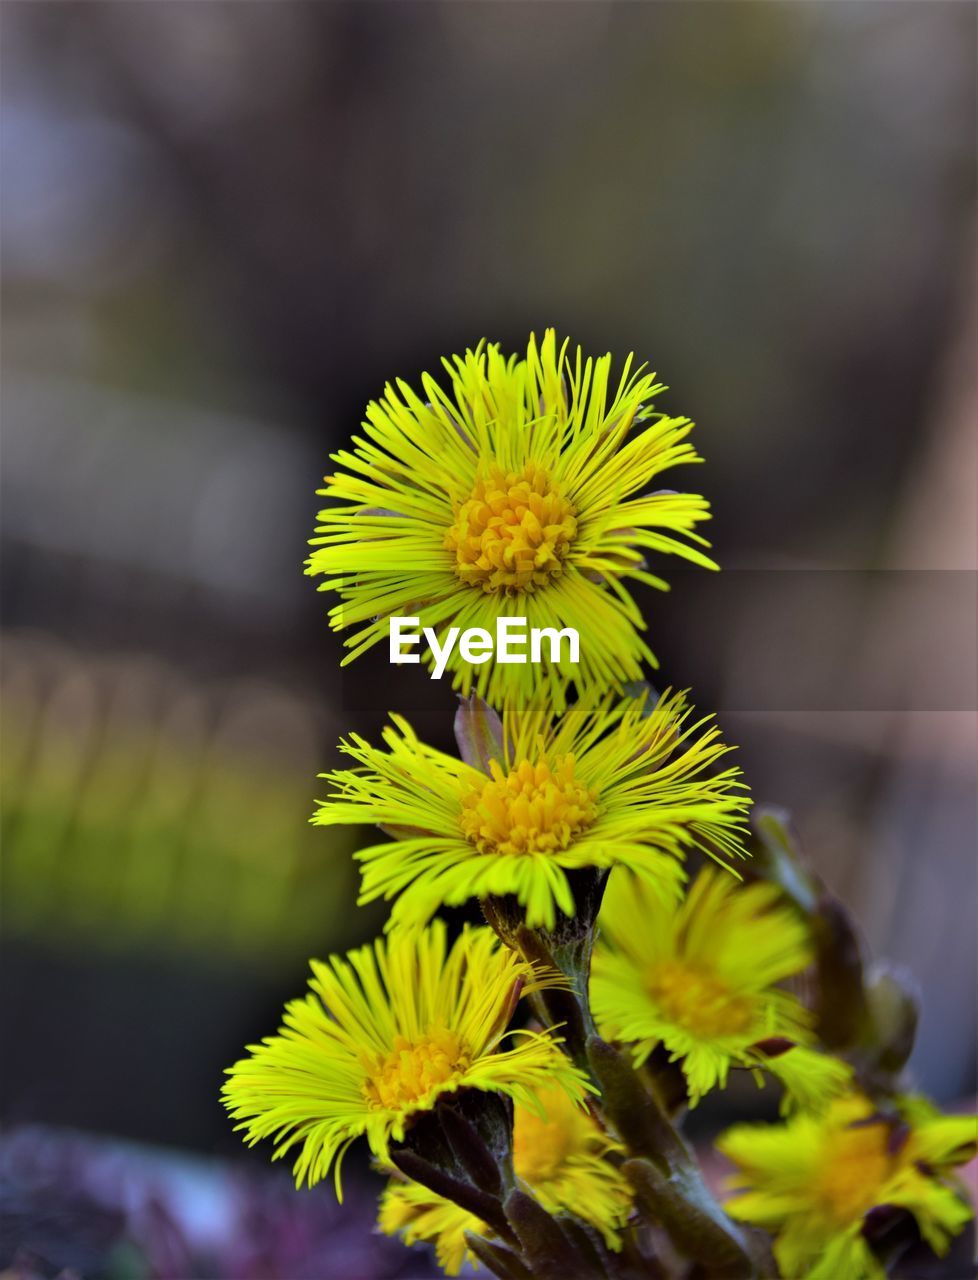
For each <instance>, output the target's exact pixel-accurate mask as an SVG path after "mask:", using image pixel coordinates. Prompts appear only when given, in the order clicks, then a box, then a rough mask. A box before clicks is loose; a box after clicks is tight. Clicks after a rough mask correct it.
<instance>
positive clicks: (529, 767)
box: [313, 694, 748, 928]
mask: <svg viewBox="0 0 978 1280" xmlns="http://www.w3.org/2000/svg"><path fill="white" fill-rule="evenodd" d="M691 715H692V713H691V711H690V709H689V708H688V707H687V706H686V704H685V701H684V699H683V696H682V695H681V694H670V695H664V696H663V697H662V698H660V699H659V701H658V702H657V703H656V705H655V706H653V707H651V708H650V707H649V705H648V701H647V700H646V699H645V698H626V699H621V700H615V699H613V698H604V699H602V700H595V699H590V700H585V701H582V702H579V703H576V704H575V705H574V706H573V707H571V708H570V709H569V710H568V711H566V712H565V713H564V715H563V716H561V717H559V718H558V719H557V721H556V722H551V717H550V713H549V711H548V710H547V708H546V706H545V705H544V703H543V702H542V700H537V701H535V702H534V703H533V705H532V706H529V707H526V708H524V709H522V710H516V709H515V708H510V709H509V710H508V711H507V712H506V715H505V717H504V720H503V735H502V736H503V741H502V744H501V745H500V747H499V748H498V751H497V758H494V759H491V760H490V762H489V771H488V772H487V773H484V772H482V771H481V770H479V769H477V768H475V767H474V766H473V765H470V764H466V763H465V762H463V761H461V760H458V759H456V758H454V757H452V756H448V755H445V754H444V753H442V752H440V751H436V750H434V749H433V748H431V747H428V746H426V745H425V744H424V743H422V742H420V741H419V740H418V738H417V737H416V736H415V734H414V732H413V731H412V730H411V728H410V726H409V725H407V724H406V723H405V722H404V721H403V720H402V719H400V718H399V717H396V716H395V717H393V726H392V727H390V728H388V729H387V730H386V731H385V733H384V741H385V743H386V746H387V750H386V751H384V750H381V749H378V748H376V747H372V746H371V745H370V744H369V743H367V742H365V741H364V740H363V739H362V738H359V737H356V736H351V737H350V739H349V740H348V741H346V742H344V743H343V744H342V749H343V750H344V751H345V752H346V754H347V755H349V756H351V757H352V758H353V759H354V760H355V761H356V763H357V768H355V769H341V770H337V771H336V772H334V773H330V774H326V775H325V777H326V779H327V781H328V782H329V783H330V784H331V788H332V790H331V793H330V795H329V797H328V799H326V800H325V801H323V802H322V803H321V804H320V806H319V808H318V810H317V812H316V814H315V815H314V817H313V822H316V823H322V824H334V823H361V822H374V823H376V824H377V825H379V826H383V827H384V828H385V829H387V830H389V831H391V832H392V833H394V836H395V838H394V839H393V840H392V841H390V842H388V843H385V844H380V845H374V846H372V847H370V848H367V849H362V850H361V851H360V852H359V853H358V854H357V857H358V858H359V859H360V861H361V862H362V864H363V866H362V872H363V884H362V891H361V895H360V901H361V902H371V901H373V900H374V899H375V898H379V897H384V898H391V897H393V896H395V895H400V896H399V897H398V898H397V902H396V903H395V906H394V909H393V912H392V915H391V920H392V921H395V922H396V921H399V920H403V921H423V920H426V919H428V918H429V917H430V916H431V915H432V913H433V912H434V911H436V910H437V908H438V907H439V906H440V905H442V904H445V905H448V906H454V905H457V904H459V903H461V902H464V901H466V900H467V899H469V898H474V897H475V898H484V897H488V896H491V895H504V894H512V895H514V896H515V897H516V898H517V900H518V901H519V903H520V905H521V906H522V907H523V908H524V910H525V913H526V921H527V924H528V925H530V926H531V927H534V926H537V925H543V926H545V927H547V928H552V927H553V925H554V923H555V919H556V912H557V910H558V909H559V910H560V911H562V912H563V913H564V914H565V915H567V916H571V915H573V914H574V910H575V904H574V898H573V894H572V892H571V887H570V883H569V881H568V878H567V873H568V872H570V871H573V870H576V869H580V868H584V867H599V868H604V867H611V866H614V865H616V864H619V863H620V864H621V865H623V866H626V867H629V868H631V869H632V870H633V871H635V873H636V874H637V875H639V876H641V877H642V878H643V879H644V880H646V881H647V882H648V883H649V885H650V886H651V890H650V891H651V892H652V894H653V896H655V894H657V893H661V894H663V895H665V897H666V898H669V899H672V898H674V897H675V896H676V895H677V894H678V892H679V887H680V885H681V883H682V880H683V877H684V872H683V869H682V861H681V859H682V855H683V852H684V851H685V850H686V849H688V848H690V847H693V846H698V847H700V848H704V849H706V851H707V852H709V853H711V854H713V855H715V856H717V857H720V856H721V855H728V856H732V857H736V856H743V849H742V845H741V839H742V831H743V816H744V813H745V811H746V809H747V807H748V799H747V797H746V795H745V794H744V792H745V788H744V786H743V784H742V783H741V782H740V781H739V770H738V769H736V768H728V769H726V770H724V771H722V772H719V773H716V774H714V775H712V776H710V774H709V770H710V769H711V767H712V766H713V765H714V764H715V763H716V762H717V760H719V759H720V757H722V756H723V755H724V754H725V753H726V752H727V751H728V750H729V748H728V747H726V746H724V744H723V743H722V742H721V741H720V738H719V731H718V730H717V728H716V727H715V726H713V725H709V726H707V727H704V726H706V724H707V722H706V720H699V721H692V720H691Z"/></svg>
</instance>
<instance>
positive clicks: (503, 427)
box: [307, 329, 716, 711]
mask: <svg viewBox="0 0 978 1280" xmlns="http://www.w3.org/2000/svg"><path fill="white" fill-rule="evenodd" d="M443 364H444V368H445V371H446V373H447V375H448V387H447V390H446V389H445V388H444V387H442V386H441V385H440V384H439V383H438V382H437V381H436V380H435V379H434V378H433V377H431V376H430V375H429V374H425V375H423V376H422V379H421V384H422V388H423V391H422V394H420V395H419V394H418V393H416V392H415V391H414V390H412V389H411V387H409V386H408V385H407V384H406V383H404V382H402V381H400V380H398V381H397V382H396V385H391V384H388V385H387V387H386V389H385V392H384V395H383V396H382V397H381V399H380V400H379V401H374V402H372V403H371V404H369V405H368V406H367V416H366V421H365V422H364V423H363V433H364V434H363V436H362V437H359V436H358V437H354V442H353V443H354V447H353V449H352V451H350V450H341V451H340V452H338V453H336V454H334V455H333V461H334V462H335V463H336V464H337V466H338V468H339V470H337V471H336V473H335V474H333V475H330V476H327V477H326V480H325V486H326V487H325V488H324V489H322V490H320V491H319V492H320V493H321V495H322V496H324V497H326V498H329V499H334V500H335V505H331V506H327V507H326V508H325V509H324V510H322V511H320V513H319V517H318V520H319V523H318V525H317V528H316V536H315V537H314V538H313V539H311V544H310V545H311V546H312V547H314V548H315V549H314V550H313V552H312V554H311V556H310V557H309V560H308V562H307V573H309V574H311V575H314V576H319V575H322V576H324V578H325V581H324V582H323V583H322V584H321V587H320V590H323V591H336V592H337V593H338V595H339V597H340V602H339V603H338V604H337V605H335V606H334V608H333V609H332V610H331V612H330V621H331V624H332V626H333V627H334V628H335V629H338V630H339V629H347V628H355V630H354V633H353V634H352V635H351V636H350V637H349V639H348V640H347V641H346V645H347V647H348V648H349V649H350V651H351V652H350V653H349V655H348V656H347V658H346V659H345V661H346V662H350V661H352V660H353V659H354V658H356V657H357V656H359V655H360V654H361V653H363V652H364V651H365V650H366V649H369V648H370V647H371V646H372V645H374V644H376V643H378V641H382V640H385V639H386V638H387V626H388V622H387V620H388V617H389V616H390V615H407V614H410V615H412V616H416V617H419V618H420V619H421V625H422V626H428V627H432V628H437V627H441V626H444V625H446V624H452V625H456V626H458V627H460V628H461V629H462V630H463V631H464V630H466V629H467V628H470V627H482V628H485V629H487V630H489V631H492V630H493V629H494V627H495V623H496V619H497V617H500V616H503V617H522V618H526V619H527V621H528V624H529V626H531V627H555V628H558V629H563V628H565V627H572V628H574V629H575V630H577V631H578V632H579V634H580V638H581V656H580V665H579V666H574V665H571V664H570V663H569V662H568V661H567V659H566V657H563V658H562V659H561V660H560V661H558V662H556V663H554V662H550V661H545V662H544V664H543V665H542V666H535V665H534V666H530V665H516V664H514V665H508V666H507V665H500V664H497V663H488V664H486V665H484V666H478V667H475V668H473V666H471V665H470V664H468V663H465V662H463V661H461V659H460V658H459V656H458V655H457V654H455V655H453V658H452V659H451V671H452V675H453V678H454V687H455V688H457V689H460V690H462V692H464V693H468V692H470V691H471V690H473V689H474V690H475V691H477V692H478V693H479V694H481V695H482V696H484V697H486V698H488V700H489V701H490V702H492V703H494V704H498V703H500V702H502V701H503V699H504V698H506V697H510V696H513V697H515V698H516V699H517V701H523V700H526V699H527V698H529V697H530V696H531V694H532V693H533V691H534V690H535V689H537V688H540V687H542V688H544V689H546V690H547V693H548V695H549V697H550V698H551V700H552V702H553V704H554V706H555V708H556V710H558V711H559V710H561V709H562V708H563V705H564V700H565V696H566V688H567V685H568V683H569V682H571V681H573V682H574V683H576V685H577V687H578V689H580V690H584V689H587V688H591V687H595V686H597V687H601V688H605V689H607V688H615V687H619V686H620V685H621V683H622V682H623V681H629V680H639V679H641V665H642V662H643V661H647V662H651V663H654V661H655V659H654V657H653V655H652V653H651V652H650V650H649V648H648V646H647V645H646V644H645V642H644V641H643V639H642V638H641V631H642V629H643V628H644V626H645V623H644V621H643V619H642V616H641V613H640V611H639V609H638V608H637V607H636V605H635V603H634V601H633V600H632V598H631V596H630V595H629V593H628V590H627V586H626V583H628V582H642V583H648V584H651V585H653V586H656V587H665V585H666V584H665V583H664V582H663V581H662V580H661V579H660V578H658V577H656V576H655V575H653V574H652V573H650V572H649V571H648V570H647V568H646V567H645V559H644V557H645V554H646V553H647V552H657V553H658V552H662V553H668V554H673V555H678V556H681V557H683V558H684V559H685V560H689V561H692V562H694V563H695V564H699V565H703V566H705V567H707V568H716V566H715V565H714V563H713V561H712V560H710V559H709V558H708V557H707V556H706V555H705V554H704V552H703V551H702V550H700V548H702V547H705V546H707V545H708V544H707V542H706V541H705V540H704V539H703V538H702V537H701V536H700V535H699V534H697V533H696V532H694V527H695V526H696V525H697V524H698V523H699V522H700V521H702V520H705V519H707V518H708V514H709V509H708V504H707V502H706V501H705V499H703V498H702V497H700V496H698V495H696V494H680V493H675V492H672V491H666V490H662V491H659V492H652V493H650V492H648V490H649V486H650V485H651V484H652V482H653V481H654V480H655V479H656V477H658V476H659V475H661V474H662V473H663V472H665V471H668V470H670V469H671V468H672V467H675V466H677V465H678V464H680V463H690V462H699V461H701V459H700V458H699V457H698V455H697V453H696V451H695V449H694V448H693V446H692V445H691V444H690V443H689V442H688V440H687V436H688V435H689V432H690V431H691V429H692V423H691V422H690V421H689V420H688V419H687V418H671V417H667V416H666V415H665V414H662V413H658V412H656V411H655V410H654V409H653V408H652V401H653V400H654V398H655V396H656V395H657V394H658V393H659V392H661V391H662V390H664V388H663V386H662V385H661V384H660V383H657V382H656V380H655V375H654V374H651V373H648V372H646V371H645V366H644V365H643V366H639V367H638V368H635V367H634V366H633V358H632V357H631V356H629V357H628V359H627V360H626V361H625V364H624V367H623V369H622V371H621V374H620V375H619V378H618V381H617V383H616V382H614V381H612V378H611V357H610V356H608V355H606V356H601V357H600V358H598V359H591V358H590V357H588V358H587V359H585V358H584V357H583V355H582V353H581V351H580V349H578V350H577V351H575V352H571V351H570V350H569V347H568V344H567V343H566V342H565V343H564V344H563V345H562V346H560V347H558V345H557V339H556V337H555V334H554V332H553V330H551V329H548V330H547V331H546V333H545V334H544V337H543V341H542V342H541V343H539V344H538V343H537V341H536V339H535V338H534V337H532V336H531V337H530V340H529V343H528V346H527V352H526V357H525V358H524V359H518V358H517V357H516V356H511V357H506V356H504V355H503V354H502V353H501V351H500V349H499V347H498V346H497V345H495V344H492V343H490V344H484V343H482V344H480V345H479V346H477V347H476V349H475V350H474V351H466V353H465V355H463V356H454V357H452V358H451V359H450V360H445V361H443Z"/></svg>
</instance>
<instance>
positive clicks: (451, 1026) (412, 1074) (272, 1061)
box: [223, 921, 588, 1195]
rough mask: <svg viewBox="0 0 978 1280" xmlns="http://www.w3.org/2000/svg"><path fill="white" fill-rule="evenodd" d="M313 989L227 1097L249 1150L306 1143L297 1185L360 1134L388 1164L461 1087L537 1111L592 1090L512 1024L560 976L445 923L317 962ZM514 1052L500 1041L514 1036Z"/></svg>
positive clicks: (546, 1046)
mask: <svg viewBox="0 0 978 1280" xmlns="http://www.w3.org/2000/svg"><path fill="white" fill-rule="evenodd" d="M312 975H313V976H312V978H311V979H310V983H309V986H310V988H311V993H310V994H309V995H307V996H306V997H305V998H304V999H298V1000H293V1001H291V1002H290V1003H289V1004H288V1005H286V1008H285V1015H284V1023H283V1026H282V1027H281V1028H280V1029H279V1032H278V1034H277V1035H275V1036H271V1037H268V1038H266V1039H265V1040H263V1041H262V1043H261V1044H259V1045H250V1046H249V1049H248V1052H249V1056H248V1057H246V1058H243V1059H242V1060H241V1061H240V1062H237V1063H235V1065H234V1066H233V1067H231V1068H229V1071H228V1076H229V1078H228V1080H227V1081H226V1083H225V1085H224V1090H223V1099H224V1103H225V1105H226V1106H227V1108H228V1110H229V1111H230V1113H231V1115H232V1116H233V1117H234V1119H235V1120H238V1121H240V1123H239V1124H238V1125H237V1128H239V1129H243V1130H244V1131H245V1133H246V1135H247V1139H246V1140H247V1142H248V1143H249V1145H254V1143H256V1142H258V1141H259V1140H260V1139H262V1138H269V1137H270V1138H273V1139H274V1140H275V1142H276V1144H277V1145H276V1148H275V1152H274V1155H273V1159H278V1158H280V1157H281V1156H284V1155H285V1154H286V1153H287V1152H289V1151H290V1150H292V1148H294V1147H296V1146H298V1148H299V1151H298V1156H297V1158H296V1161H295V1165H294V1172H295V1179H296V1184H297V1185H298V1186H301V1185H302V1183H303V1182H305V1183H307V1184H308V1185H309V1186H312V1185H313V1184H314V1183H316V1182H319V1181H320V1179H322V1178H324V1177H326V1176H327V1174H328V1173H329V1171H330V1168H331V1167H334V1166H335V1170H334V1171H335V1179H336V1190H337V1195H341V1187H340V1165H341V1161H342V1157H343V1155H344V1153H345V1152H346V1149H347V1148H348V1147H349V1145H350V1143H351V1142H353V1141H354V1140H355V1139H356V1138H358V1137H360V1136H361V1135H364V1136H365V1137H366V1138H367V1141H368V1143H369V1145H370V1150H371V1151H372V1152H373V1154H374V1156H375V1157H376V1158H377V1159H379V1160H385V1159H386V1158H387V1156H388V1152H389V1144H390V1142H391V1141H396V1142H399V1141H401V1140H402V1139H403V1137H404V1132H405V1126H406V1124H407V1122H408V1120H409V1118H410V1117H411V1116H412V1115H414V1114H415V1113H417V1112H420V1111H427V1110H430V1109H431V1108H432V1107H433V1106H434V1104H435V1102H436V1101H437V1099H438V1098H439V1097H440V1096H441V1095H443V1094H446V1093H453V1092H455V1091H456V1090H459V1089H482V1090H486V1091H489V1092H493V1093H500V1094H505V1095H507V1096H509V1097H511V1098H513V1099H514V1100H515V1101H516V1102H518V1103H522V1104H525V1105H528V1106H532V1105H533V1091H534V1090H536V1089H538V1088H542V1087H548V1086H556V1087H558V1088H561V1089H564V1090H566V1091H567V1093H568V1094H569V1095H570V1097H571V1098H573V1099H574V1100H575V1101H580V1100H581V1099H582V1098H583V1096H584V1094H585V1092H586V1090H587V1088H588V1086H587V1085H586V1084H585V1082H584V1078H583V1076H582V1075H581V1073H580V1072H579V1071H577V1070H576V1068H574V1067H573V1066H572V1065H571V1064H570V1061H569V1060H568V1059H567V1057H566V1056H565V1055H564V1054H563V1053H562V1052H561V1051H560V1049H559V1048H558V1041H557V1040H556V1039H555V1038H554V1037H553V1036H552V1035H551V1034H550V1033H549V1032H533V1031H513V1032H508V1033H507V1030H506V1027H507V1023H508V1021H509V1016H510V1014H511V1013H512V1006H513V1003H514V1002H515V999H516V998H517V997H518V996H519V994H520V993H521V991H523V992H532V991H534V990H539V989H540V988H541V987H542V986H544V985H547V983H548V982H549V981H550V980H551V979H550V978H549V977H548V976H546V975H541V974H540V973H538V972H536V971H535V970H534V969H533V967H532V966H531V965H529V964H527V963H526V962H524V961H522V960H520V959H518V958H517V957H516V956H515V955H514V954H513V953H512V952H510V951H507V950H506V949H505V948H502V947H500V946H498V944H497V942H496V939H495V937H494V935H493V934H492V933H491V931H490V930H489V929H484V928H479V929H466V930H465V931H464V932H463V933H462V934H461V936H460V937H459V938H458V940H457V941H456V942H455V944H454V945H453V946H451V947H450V946H449V945H448V942H447V936H446V930H445V925H444V923H443V922H442V921H435V923H434V924H433V925H432V926H431V927H430V928H428V929H425V930H398V931H395V932H394V933H392V934H390V935H389V936H388V937H387V938H386V939H379V940H378V941H377V942H376V943H375V944H374V945H373V946H365V947H361V948H359V949H358V950H356V951H351V952H349V953H348V954H347V956H346V957H345V958H344V957H341V956H332V957H331V958H330V960H329V961H328V963H325V964H324V963H322V962H319V961H315V960H314V961H313V962H312ZM507 1038H508V1044H509V1047H506V1048H504V1047H502V1046H503V1044H505V1043H506V1042H507Z"/></svg>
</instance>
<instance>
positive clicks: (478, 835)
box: [461, 755, 598, 854]
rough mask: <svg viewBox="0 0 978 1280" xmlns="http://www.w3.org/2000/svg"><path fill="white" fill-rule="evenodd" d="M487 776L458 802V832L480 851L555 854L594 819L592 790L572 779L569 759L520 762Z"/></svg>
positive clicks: (493, 764) (494, 766) (494, 764)
mask: <svg viewBox="0 0 978 1280" xmlns="http://www.w3.org/2000/svg"><path fill="white" fill-rule="evenodd" d="M489 767H490V769H491V771H492V776H491V777H490V778H489V779H487V781H486V782H485V783H484V785H483V786H482V787H481V788H479V789H477V790H475V791H472V792H470V794H469V795H467V796H466V797H465V798H464V799H463V801H462V813H461V826H462V833H463V834H464V835H465V837H466V839H467V840H469V841H470V842H471V843H472V844H474V845H475V847H476V848H477V849H478V850H479V852H480V853H503V854H523V853H556V852H561V851H563V850H564V849H566V848H567V847H568V845H569V844H570V843H571V841H572V840H573V839H574V837H575V836H577V835H579V834H580V833H581V832H582V831H586V830H587V828H588V827H590V826H591V825H592V823H593V822H594V820H595V818H596V817H597V816H598V807H597V804H596V803H595V802H596V800H597V792H596V791H593V790H591V789H589V788H588V787H585V786H582V785H581V783H580V782H578V781H577V779H576V777H575V776H574V757H573V755H565V756H560V757H558V759H557V760H556V762H555V764H554V767H553V768H551V766H550V765H549V764H548V763H547V761H546V760H542V761H540V763H539V764H533V763H532V762H531V761H530V760H522V761H520V763H519V764H518V765H516V766H515V767H514V768H513V769H511V770H510V772H509V773H503V771H502V769H501V768H500V766H499V764H498V763H497V762H496V761H495V760H492V761H490V765H489Z"/></svg>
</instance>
